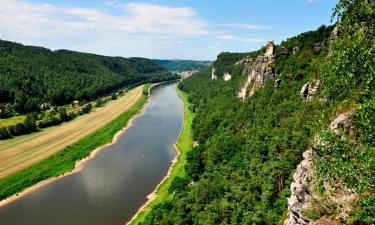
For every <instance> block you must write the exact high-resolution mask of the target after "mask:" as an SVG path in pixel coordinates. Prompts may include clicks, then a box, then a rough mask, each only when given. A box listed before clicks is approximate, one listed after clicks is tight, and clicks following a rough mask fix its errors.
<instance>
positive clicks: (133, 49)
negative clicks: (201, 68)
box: [0, 0, 338, 60]
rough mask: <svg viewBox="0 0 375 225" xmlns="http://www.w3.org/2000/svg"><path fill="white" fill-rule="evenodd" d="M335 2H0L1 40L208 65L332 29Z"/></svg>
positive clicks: (159, 0) (238, 0) (40, 0)
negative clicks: (222, 54)
mask: <svg viewBox="0 0 375 225" xmlns="http://www.w3.org/2000/svg"><path fill="white" fill-rule="evenodd" d="M337 2H338V0H142V1H136V0H82V1H78V0H64V1H57V0H0V39H3V40H9V41H15V42H20V43H23V44H25V45H36V46H43V47H46V48H50V49H52V50H57V49H69V50H75V51H82V52H89V53H96V54H102V55H108V56H123V57H135V56H137V57H146V58H153V59H196V60H214V59H215V58H216V56H217V55H218V54H219V53H220V52H249V51H254V50H257V49H259V48H261V47H262V46H264V45H265V44H266V42H267V41H270V40H273V41H274V42H275V43H280V42H281V41H282V40H285V39H287V38H288V37H293V36H295V35H297V34H299V33H301V32H305V31H309V30H314V29H317V28H318V27H319V26H321V25H323V24H326V25H328V24H331V15H332V9H333V8H334V6H335V4H337Z"/></svg>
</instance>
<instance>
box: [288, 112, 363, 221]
mask: <svg viewBox="0 0 375 225" xmlns="http://www.w3.org/2000/svg"><path fill="white" fill-rule="evenodd" d="M350 115H351V113H349V112H346V113H342V114H340V115H338V116H337V118H336V119H334V120H333V121H332V122H331V124H330V126H329V129H330V131H332V132H333V133H334V134H335V135H341V134H343V133H353V132H354V128H353V127H352V126H351V124H350ZM326 144H327V143H325V142H324V141H322V140H321V139H320V137H319V136H317V138H316V139H315V142H314V145H313V146H312V147H311V148H310V149H309V150H307V151H306V152H304V154H303V158H304V159H303V160H302V162H301V163H300V164H299V165H298V167H297V169H296V172H295V173H294V176H293V182H292V184H291V186H290V189H291V196H290V198H289V199H288V218H287V219H286V220H285V222H284V225H325V224H327V225H328V224H332V225H335V224H337V225H339V224H342V222H343V221H346V220H347V219H348V218H349V216H350V213H351V211H352V210H353V208H354V207H355V205H356V202H357V200H358V198H359V196H358V195H357V194H356V191H355V190H350V189H349V188H347V187H346V186H345V185H344V184H343V183H342V182H341V181H339V180H335V181H332V180H328V179H325V180H319V178H318V176H317V175H316V173H315V165H314V161H315V155H316V151H317V150H318V149H319V148H320V147H321V146H324V145H326ZM322 181H323V184H322V187H320V188H321V189H323V191H319V190H318V189H319V185H320V184H319V182H322Z"/></svg>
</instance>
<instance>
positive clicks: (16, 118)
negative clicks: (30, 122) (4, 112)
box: [0, 116, 26, 127]
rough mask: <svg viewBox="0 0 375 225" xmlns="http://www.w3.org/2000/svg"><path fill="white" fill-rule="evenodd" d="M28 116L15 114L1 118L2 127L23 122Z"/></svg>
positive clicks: (0, 124) (0, 125)
mask: <svg viewBox="0 0 375 225" xmlns="http://www.w3.org/2000/svg"><path fill="white" fill-rule="evenodd" d="M25 118H26V116H14V117H11V118H8V119H0V127H8V126H12V125H16V124H17V123H22V122H23V121H24V120H25Z"/></svg>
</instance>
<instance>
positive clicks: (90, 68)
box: [0, 40, 177, 113]
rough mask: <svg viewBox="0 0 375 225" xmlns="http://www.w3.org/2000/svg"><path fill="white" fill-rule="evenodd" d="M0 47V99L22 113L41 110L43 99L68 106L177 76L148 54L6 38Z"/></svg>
mask: <svg viewBox="0 0 375 225" xmlns="http://www.w3.org/2000/svg"><path fill="white" fill-rule="evenodd" d="M0 49H1V51H0V103H6V102H7V103H11V104H12V108H13V109H14V110H15V111H16V112H19V113H26V112H32V111H39V110H40V106H41V104H42V103H44V102H48V103H50V104H51V105H59V106H60V105H66V104H69V103H71V102H72V101H73V100H80V101H81V102H82V100H93V99H97V98H98V97H100V96H103V95H105V94H109V93H112V92H114V91H115V90H117V89H119V88H122V87H125V86H131V85H134V84H139V83H145V82H160V81H164V80H170V79H176V78H177V77H176V76H174V75H172V74H171V73H169V72H168V71H166V70H165V69H164V68H163V67H161V66H160V65H158V64H156V63H154V62H153V61H152V60H149V59H144V58H121V57H105V56H99V55H93V54H86V53H79V52H73V51H68V50H58V51H50V50H49V49H45V48H41V47H32V46H23V45H21V44H17V43H13V42H9V41H2V40H0Z"/></svg>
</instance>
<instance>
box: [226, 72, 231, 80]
mask: <svg viewBox="0 0 375 225" xmlns="http://www.w3.org/2000/svg"><path fill="white" fill-rule="evenodd" d="M230 80H232V75H231V74H230V73H228V72H225V73H224V81H230Z"/></svg>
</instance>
